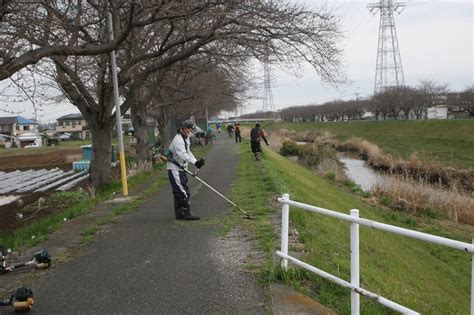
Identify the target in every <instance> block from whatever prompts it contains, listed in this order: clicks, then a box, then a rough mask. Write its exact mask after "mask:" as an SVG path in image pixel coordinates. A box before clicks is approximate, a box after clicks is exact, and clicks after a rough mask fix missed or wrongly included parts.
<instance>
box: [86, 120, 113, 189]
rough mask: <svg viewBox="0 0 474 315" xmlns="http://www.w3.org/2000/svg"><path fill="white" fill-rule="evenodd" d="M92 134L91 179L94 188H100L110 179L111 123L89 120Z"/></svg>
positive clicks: (108, 182)
mask: <svg viewBox="0 0 474 315" xmlns="http://www.w3.org/2000/svg"><path fill="white" fill-rule="evenodd" d="M89 123H90V125H89V127H90V128H91V134H92V158H91V168H90V174H91V181H92V185H93V186H94V188H95V189H96V190H102V189H104V188H105V186H106V185H108V184H110V182H111V181H112V169H111V165H110V163H111V159H112V123H111V121H110V120H109V121H107V122H101V123H98V122H97V121H96V120H94V121H93V122H92V123H91V122H89Z"/></svg>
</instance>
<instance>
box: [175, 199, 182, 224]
mask: <svg viewBox="0 0 474 315" xmlns="http://www.w3.org/2000/svg"><path fill="white" fill-rule="evenodd" d="M173 197H174V215H175V218H176V220H184V214H183V208H182V207H181V205H180V204H179V200H178V198H176V196H173Z"/></svg>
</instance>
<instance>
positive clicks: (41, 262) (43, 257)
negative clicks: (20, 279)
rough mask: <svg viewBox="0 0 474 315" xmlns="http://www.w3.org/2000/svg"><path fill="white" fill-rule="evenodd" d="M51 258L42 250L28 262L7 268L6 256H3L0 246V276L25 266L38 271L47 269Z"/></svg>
mask: <svg viewBox="0 0 474 315" xmlns="http://www.w3.org/2000/svg"><path fill="white" fill-rule="evenodd" d="M50 262H51V257H50V256H49V253H48V251H47V250H46V249H44V248H43V249H42V250H40V251H39V252H37V253H35V254H34V255H33V257H32V258H31V260H30V261H27V262H22V263H18V264H13V265H9V266H7V256H6V255H4V251H3V246H1V245H0V274H4V273H8V272H12V271H14V270H15V269H18V268H23V267H27V266H34V267H36V268H38V269H45V268H48V267H49V264H50Z"/></svg>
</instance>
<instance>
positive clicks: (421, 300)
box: [232, 143, 473, 314]
mask: <svg viewBox="0 0 474 315" xmlns="http://www.w3.org/2000/svg"><path fill="white" fill-rule="evenodd" d="M240 149H241V162H240V166H239V170H238V172H239V176H240V179H239V181H238V182H237V183H236V185H235V186H234V190H233V196H232V198H233V199H234V200H235V202H236V203H237V204H239V205H240V206H241V207H242V208H244V209H247V210H248V211H250V212H251V213H252V214H254V215H256V222H257V223H256V232H257V235H259V238H260V243H261V245H262V248H264V249H266V250H267V252H268V257H269V261H270V262H269V264H268V266H267V269H266V272H265V276H266V277H265V279H266V280H267V281H272V280H274V279H284V280H285V282H287V283H289V284H292V285H294V286H295V287H297V288H299V289H300V290H301V291H303V292H305V293H306V294H308V295H310V296H313V297H314V298H315V299H316V300H319V301H320V302H321V303H323V304H325V305H328V306H329V307H331V308H333V309H335V310H336V311H338V312H339V313H341V314H350V292H349V290H347V289H343V288H341V287H339V286H337V285H335V284H332V283H330V282H328V281H326V280H324V279H322V278H321V277H318V276H315V275H313V274H311V273H309V272H306V271H304V270H302V269H300V268H296V267H294V266H292V265H291V263H290V266H291V269H290V271H289V272H287V273H286V274H282V273H281V270H280V268H279V266H278V263H277V262H275V261H274V260H273V259H272V258H271V255H272V253H273V252H274V251H275V250H276V249H277V247H278V246H279V245H278V244H279V235H276V234H275V232H273V231H274V227H273V226H272V224H273V223H272V222H273V220H272V219H269V216H268V213H269V212H270V211H271V210H270V209H271V208H274V209H275V208H276V209H278V208H279V207H280V206H279V205H276V204H275V203H274V202H273V201H272V200H274V198H275V197H276V196H278V195H280V194H282V193H289V194H290V197H291V199H294V200H297V201H300V202H304V203H308V204H313V205H317V206H320V207H325V208H328V209H334V210H336V211H340V212H343V213H349V210H350V209H353V208H357V209H359V210H360V216H361V217H363V218H368V219H372V220H376V221H380V222H384V223H388V224H393V225H396V226H401V227H406V228H410V229H415V230H420V231H423V232H427V233H432V234H436V235H440V236H444V237H449V238H454V239H458V240H462V241H465V242H469V243H470V241H471V240H470V238H471V235H472V233H473V229H472V227H467V226H456V225H454V224H452V223H450V222H444V221H436V220H432V219H429V218H413V217H410V216H406V215H405V214H402V213H398V212H394V211H392V210H389V209H385V208H380V207H377V206H373V205H371V202H370V200H369V199H364V198H362V197H361V196H360V195H357V194H353V193H351V192H350V190H349V188H347V187H345V186H340V185H339V184H337V183H335V182H334V181H332V180H331V179H328V178H322V177H319V176H316V175H314V174H313V173H312V172H311V171H309V170H307V169H306V168H304V167H303V166H301V165H298V164H297V163H295V162H292V161H290V160H288V159H286V158H284V157H282V156H280V155H278V154H277V153H275V152H272V151H270V150H265V152H264V158H263V160H262V162H261V163H258V164H257V163H256V162H255V161H254V160H253V157H252V154H251V153H250V150H249V145H248V144H247V143H245V144H244V145H242V146H241V147H240ZM269 204H271V205H272V206H273V207H271V206H270V205H269ZM273 211H274V213H275V212H276V210H273ZM275 215H276V213H275ZM244 221H245V220H244ZM290 221H291V225H292V226H293V227H294V228H296V229H297V231H298V235H299V236H298V238H299V241H300V242H301V243H303V244H304V251H300V255H301V259H302V260H303V261H305V262H307V263H309V264H312V265H314V266H316V267H318V268H320V269H323V270H325V271H327V272H329V273H332V274H334V275H337V276H338V277H341V278H343V279H346V280H349V279H350V273H349V271H350V261H349V258H350V244H349V235H350V230H349V224H348V223H346V222H342V221H339V220H336V219H332V218H328V217H325V216H321V215H317V214H314V213H310V212H305V211H303V210H298V209H293V208H292V209H291V210H290ZM360 234H361V244H360V262H361V286H362V287H364V288H366V289H368V290H371V291H373V292H375V293H378V294H380V295H382V296H384V297H386V298H389V299H391V300H393V301H396V302H397V303H400V304H402V305H405V306H407V307H410V308H412V309H414V310H417V311H420V312H422V313H429V314H464V313H468V312H469V301H470V269H471V262H470V258H471V257H470V255H469V254H466V253H464V252H460V251H457V250H451V249H447V248H445V247H442V246H438V245H433V244H429V243H425V242H421V241H417V240H413V239H409V238H406V237H402V236H397V235H394V234H389V233H385V232H382V231H378V230H373V229H369V228H366V227H361V228H360ZM292 249H293V250H294V248H292V247H291V245H290V250H292ZM271 261H273V263H271ZM361 301H362V309H361V311H362V313H363V314H381V313H390V311H389V310H387V309H385V308H384V307H382V306H379V305H377V304H375V303H373V302H371V301H369V300H367V299H365V298H361Z"/></svg>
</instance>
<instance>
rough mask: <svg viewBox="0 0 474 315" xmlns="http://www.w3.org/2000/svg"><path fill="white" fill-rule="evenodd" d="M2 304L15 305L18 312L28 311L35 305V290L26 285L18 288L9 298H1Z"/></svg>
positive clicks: (0, 302) (14, 307)
mask: <svg viewBox="0 0 474 315" xmlns="http://www.w3.org/2000/svg"><path fill="white" fill-rule="evenodd" d="M0 306H13V309H14V310H15V311H16V312H28V311H30V310H31V308H32V307H33V292H32V291H31V289H28V288H25V287H21V288H18V289H16V290H15V291H13V293H12V294H11V296H10V298H9V299H7V300H0Z"/></svg>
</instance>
